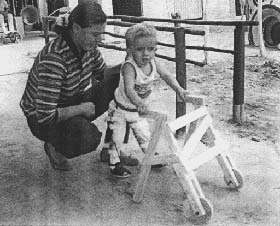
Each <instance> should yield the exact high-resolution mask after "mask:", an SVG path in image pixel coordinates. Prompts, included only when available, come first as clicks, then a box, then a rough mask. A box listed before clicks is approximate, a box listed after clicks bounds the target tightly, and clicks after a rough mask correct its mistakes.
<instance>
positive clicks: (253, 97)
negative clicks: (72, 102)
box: [0, 33, 280, 226]
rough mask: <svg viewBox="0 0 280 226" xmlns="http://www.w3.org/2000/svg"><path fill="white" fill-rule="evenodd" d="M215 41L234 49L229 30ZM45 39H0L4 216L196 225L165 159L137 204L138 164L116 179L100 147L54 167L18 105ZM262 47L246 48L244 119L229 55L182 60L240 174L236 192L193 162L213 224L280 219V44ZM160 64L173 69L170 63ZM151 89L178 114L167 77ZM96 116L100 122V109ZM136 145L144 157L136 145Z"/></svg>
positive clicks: (116, 56)
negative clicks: (197, 63) (237, 108)
mask: <svg viewBox="0 0 280 226" xmlns="http://www.w3.org/2000/svg"><path fill="white" fill-rule="evenodd" d="M211 40H212V41H211V44H213V47H216V46H217V45H218V46H219V47H228V48H229V49H230V48H232V41H230V40H232V33H213V34H212V35H211ZM43 45H44V40H43V39H42V38H28V39H25V40H24V41H23V42H21V43H19V44H9V45H0V62H1V67H0V68H1V69H0V102H1V105H0V114H1V117H0V128H1V130H0V181H1V186H0V194H1V195H0V206H1V208H0V225H94V226H95V225H96V226H101V225H102V226H106V225H108V226H109V225H110V226H112V225H114V226H126V225H127V226H161V225H168V226H174V225H192V224H191V223H190V222H189V221H188V219H187V218H186V216H187V215H188V214H187V213H186V211H185V209H184V208H183V199H184V195H183V191H182V188H181V186H180V184H179V182H178V179H177V177H176V175H175V174H174V172H173V169H172V167H171V166H167V167H164V168H162V169H159V170H152V171H151V173H150V176H149V179H148V183H147V186H146V189H145V193H144V200H143V202H141V203H140V204H136V203H134V202H133V201H132V199H131V196H130V194H129V192H128V191H129V190H130V187H131V186H133V184H134V183H135V181H136V179H137V175H136V172H137V167H131V170H132V172H133V176H132V177H131V178H129V179H125V180H116V179H114V178H112V177H111V176H110V175H109V171H108V167H107V165H106V164H104V163H101V162H100V160H99V151H100V147H99V148H98V150H97V151H95V152H92V153H90V154H87V155H84V156H81V157H78V158H75V159H73V160H71V163H72V165H73V167H74V170H73V171H71V172H59V171H54V170H53V169H52V168H51V166H50V163H49V160H48V158H47V156H46V155H45V153H44V151H43V143H42V142H41V141H39V140H37V139H36V138H34V137H33V136H32V135H31V133H30V131H29V129H28V126H27V123H26V121H25V118H24V116H23V114H22V112H21V110H20V108H19V100H20V98H21V95H22V93H23V90H24V87H25V82H26V79H27V72H28V70H29V69H30V67H31V65H32V63H33V59H34V57H35V56H36V54H37V52H38V51H39V50H40V49H41V47H42V46H43ZM102 51H103V55H104V57H105V59H106V60H107V62H109V63H119V62H120V61H121V59H122V58H123V54H122V53H119V52H115V51H111V50H102ZM267 51H268V52H267V55H268V58H260V57H258V54H259V52H258V49H257V48H253V47H249V46H247V47H246V72H245V117H246V122H245V124H244V125H238V124H235V123H233V122H232V121H231V117H232V116H231V114H232V73H233V66H232V65H233V57H232V56H228V55H226V54H215V53H211V54H210V63H209V65H207V66H205V67H203V68H200V67H194V66H189V65H188V66H187V71H188V75H187V76H188V89H189V90H190V91H192V92H194V93H199V94H203V95H205V96H206V105H207V107H208V110H209V112H210V114H211V116H212V118H213V123H214V127H215V128H216V129H218V130H219V131H220V132H221V134H222V136H223V137H224V139H225V140H227V141H228V142H229V144H230V148H229V150H228V151H229V153H230V155H231V156H232V160H233V162H234V163H235V165H236V166H237V168H238V169H239V170H240V172H241V173H242V175H243V179H244V186H243V188H242V189H241V190H240V191H238V192H236V191H232V190H230V189H229V188H228V187H227V186H226V184H225V183H224V180H223V173H222V171H221V169H220V167H219V165H218V164H217V161H216V160H214V159H213V160H211V161H209V162H207V163H206V164H204V165H203V166H201V167H200V168H198V170H196V176H197V178H198V180H199V182H200V185H201V187H202V190H203V193H204V195H205V196H206V198H207V199H208V200H209V201H210V203H211V204H212V205H213V208H214V214H213V216H212V218H211V220H210V221H209V223H208V225H209V226H224V225H229V226H245V225H250V226H278V225H279V224H280V177H279V172H280V164H279V155H280V150H279V128H280V117H279V113H280V95H279V94H280V89H279V87H280V77H279V74H280V73H279V72H280V65H279V63H278V62H277V60H280V53H279V52H278V51H277V50H271V49H267ZM190 55H191V56H194V57H196V54H195V53H193V52H192V53H191V54H190ZM166 64H167V65H168V67H169V68H170V70H172V71H173V72H174V70H175V67H174V64H173V63H168V62H167V63H166ZM156 92H157V97H158V98H159V101H156V102H155V106H156V109H158V110H162V109H164V110H165V112H167V113H168V116H169V118H170V120H172V119H174V114H175V95H174V93H173V92H172V91H171V90H170V89H169V88H168V87H166V85H164V84H163V83H160V84H159V85H158V86H157V89H156ZM97 125H98V126H99V128H100V130H101V131H104V117H101V118H100V119H99V120H98V121H97ZM132 149H134V150H136V149H137V148H136V146H133V147H132ZM165 151H166V150H165ZM134 154H136V155H138V156H139V157H140V158H141V154H139V153H138V152H137V150H136V151H135V153H134Z"/></svg>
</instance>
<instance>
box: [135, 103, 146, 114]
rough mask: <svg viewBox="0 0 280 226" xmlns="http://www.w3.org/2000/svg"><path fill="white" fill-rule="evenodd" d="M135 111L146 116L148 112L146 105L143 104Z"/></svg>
mask: <svg viewBox="0 0 280 226" xmlns="http://www.w3.org/2000/svg"><path fill="white" fill-rule="evenodd" d="M137 110H138V112H139V114H146V113H147V112H148V105H147V104H145V103H142V104H139V105H138V106H137Z"/></svg>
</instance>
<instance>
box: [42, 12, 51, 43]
mask: <svg viewBox="0 0 280 226" xmlns="http://www.w3.org/2000/svg"><path fill="white" fill-rule="evenodd" d="M42 22H43V24H42V25H43V31H44V38H45V44H47V43H48V42H49V21H48V18H47V17H42Z"/></svg>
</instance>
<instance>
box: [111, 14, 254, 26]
mask: <svg viewBox="0 0 280 226" xmlns="http://www.w3.org/2000/svg"><path fill="white" fill-rule="evenodd" d="M108 18H109V19H126V20H128V21H129V20H130V21H134V22H140V21H154V22H167V23H182V24H195V25H217V26H257V25H258V24H259V23H258V21H241V20H212V21H211V20H208V21H205V20H186V19H164V18H150V17H135V16H123V15H114V16H108Z"/></svg>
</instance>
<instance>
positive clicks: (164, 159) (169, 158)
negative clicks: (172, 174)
mask: <svg viewBox="0 0 280 226" xmlns="http://www.w3.org/2000/svg"><path fill="white" fill-rule="evenodd" d="M178 162H179V159H178V156H177V155H175V154H169V155H159V156H153V157H152V158H151V159H150V160H149V161H148V162H147V163H146V164H148V165H156V164H174V163H178Z"/></svg>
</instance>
